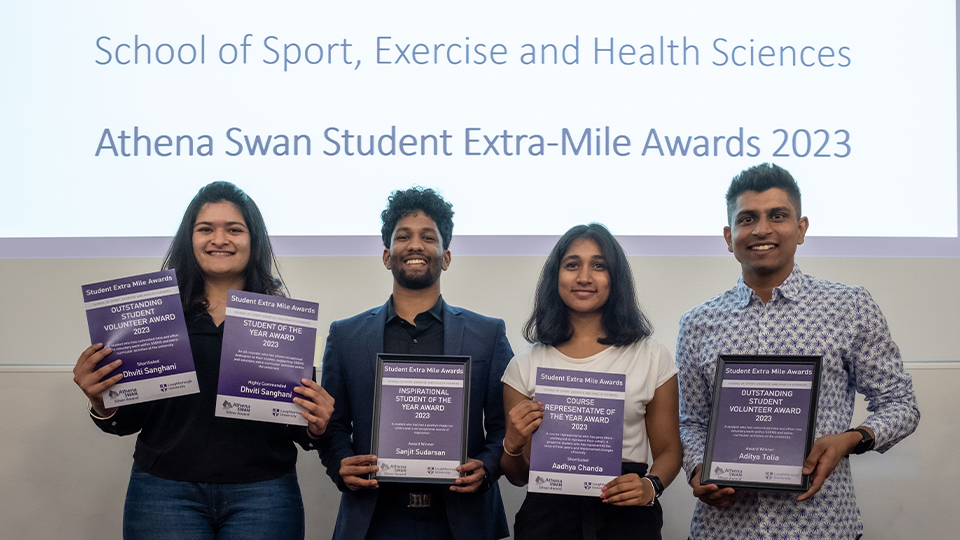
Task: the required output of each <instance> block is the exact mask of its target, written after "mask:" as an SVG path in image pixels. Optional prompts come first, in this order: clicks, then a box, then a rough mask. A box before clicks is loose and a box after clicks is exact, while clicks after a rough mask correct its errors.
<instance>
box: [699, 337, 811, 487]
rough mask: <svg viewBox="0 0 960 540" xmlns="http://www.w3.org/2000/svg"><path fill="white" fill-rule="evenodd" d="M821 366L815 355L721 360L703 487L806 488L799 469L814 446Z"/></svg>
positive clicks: (706, 451)
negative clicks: (707, 485) (709, 485)
mask: <svg viewBox="0 0 960 540" xmlns="http://www.w3.org/2000/svg"><path fill="white" fill-rule="evenodd" d="M821 362H822V359H821V357H820V356H732V355H722V356H720V358H719V360H718V362H717V375H716V381H715V383H714V389H713V409H712V411H711V415H710V427H709V431H708V433H707V444H706V449H705V451H704V458H703V469H702V474H701V479H700V482H701V483H702V484H716V485H720V486H731V487H745V488H758V489H776V490H786V491H806V490H807V489H809V485H810V479H809V478H808V476H807V475H804V474H802V473H801V469H802V468H803V460H804V459H806V457H807V454H809V453H810V447H811V446H812V445H813V436H814V432H815V427H816V419H817V399H818V396H819V389H820V365H821Z"/></svg>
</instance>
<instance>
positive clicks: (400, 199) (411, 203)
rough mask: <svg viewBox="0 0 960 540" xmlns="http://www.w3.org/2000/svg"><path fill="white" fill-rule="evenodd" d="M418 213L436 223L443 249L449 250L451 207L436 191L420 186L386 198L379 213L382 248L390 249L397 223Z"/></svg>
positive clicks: (451, 222) (396, 192) (400, 191)
mask: <svg viewBox="0 0 960 540" xmlns="http://www.w3.org/2000/svg"><path fill="white" fill-rule="evenodd" d="M418 211H419V212H423V213H424V214H426V215H428V216H430V219H432V220H433V221H434V222H436V224H437V228H438V229H440V237H441V239H442V240H443V249H449V248H450V240H451V239H453V205H452V204H451V203H448V202H447V201H445V200H443V197H441V196H440V194H439V193H437V192H436V191H434V190H432V189H430V188H422V187H420V186H413V187H412V188H410V189H406V190H400V189H398V190H397V191H394V192H393V193H391V194H390V196H389V197H387V208H386V210H384V211H383V212H381V213H380V219H381V220H382V221H383V227H381V228H380V236H382V237H383V247H385V248H387V249H390V240H391V239H392V238H393V230H394V229H396V228H397V222H398V221H400V220H401V219H403V218H405V217H407V216H409V215H411V214H415V213H417V212H418Z"/></svg>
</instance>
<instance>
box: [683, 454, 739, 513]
mask: <svg viewBox="0 0 960 540" xmlns="http://www.w3.org/2000/svg"><path fill="white" fill-rule="evenodd" d="M702 468H703V465H702V464H701V465H697V468H696V469H694V470H693V476H692V477H691V478H690V487H692V488H693V496H694V497H696V498H698V499H700V501H701V502H703V504H708V505H710V506H713V507H715V508H727V507H729V506H730V505H731V504H733V502H734V501H736V500H737V492H736V491H734V490H733V488H731V487H726V488H721V487H720V486H717V485H714V484H700V472H701V469H702Z"/></svg>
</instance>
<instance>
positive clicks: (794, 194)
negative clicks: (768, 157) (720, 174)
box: [727, 163, 803, 225]
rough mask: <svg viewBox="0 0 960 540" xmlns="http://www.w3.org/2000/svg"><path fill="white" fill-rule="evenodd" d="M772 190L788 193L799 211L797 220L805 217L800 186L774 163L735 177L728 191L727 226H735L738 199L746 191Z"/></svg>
mask: <svg viewBox="0 0 960 540" xmlns="http://www.w3.org/2000/svg"><path fill="white" fill-rule="evenodd" d="M770 188H780V189H782V190H783V191H785V192H786V193H787V198H789V199H790V204H792V205H793V208H794V210H796V211H797V219H800V217H801V216H803V213H802V212H801V211H800V186H798V185H797V181H796V180H794V179H793V176H792V175H791V174H790V172H789V171H787V170H786V169H784V168H783V167H780V166H779V165H775V164H773V163H761V164H759V165H754V166H753V167H750V168H749V169H744V170H742V171H740V174H738V175H736V176H734V177H733V180H732V181H731V182H730V187H729V188H728V189H727V225H732V224H733V213H734V212H735V211H736V208H737V197H739V196H740V195H742V194H743V193H744V192H745V191H756V192H757V193H763V192H764V191H766V190H768V189H770Z"/></svg>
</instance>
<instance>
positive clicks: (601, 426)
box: [527, 367, 626, 497]
mask: <svg viewBox="0 0 960 540" xmlns="http://www.w3.org/2000/svg"><path fill="white" fill-rule="evenodd" d="M625 383H626V376H625V375H623V374H622V373H595V372H591V371H574V370H569V369H550V368H542V367H541V368H537V389H536V400H537V401H539V402H540V403H543V408H544V416H543V422H542V423H541V424H540V427H539V428H538V429H537V431H535V432H534V433H533V441H532V443H531V449H530V480H529V483H528V484H527V491H530V492H535V493H556V494H561V495H590V496H594V497H598V496H600V494H601V489H603V486H605V485H606V484H607V483H608V482H610V481H611V480H613V479H614V478H616V477H618V476H620V468H621V464H622V461H623V399H624V384H625Z"/></svg>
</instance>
